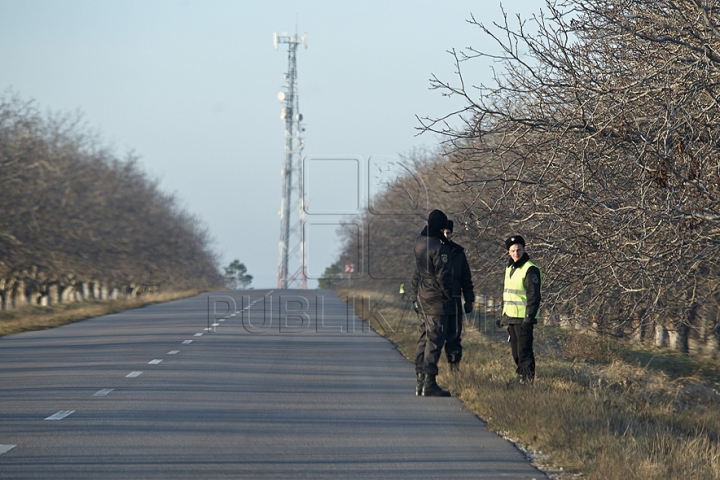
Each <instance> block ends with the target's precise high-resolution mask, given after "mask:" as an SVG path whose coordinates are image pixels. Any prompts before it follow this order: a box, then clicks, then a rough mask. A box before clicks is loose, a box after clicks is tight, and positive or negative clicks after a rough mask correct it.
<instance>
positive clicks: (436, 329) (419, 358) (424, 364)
mask: <svg viewBox="0 0 720 480" xmlns="http://www.w3.org/2000/svg"><path fill="white" fill-rule="evenodd" d="M420 319H421V320H422V321H421V322H420V328H419V330H420V338H419V339H418V343H417V349H416V350H415V372H416V373H424V374H426V375H437V374H438V367H437V363H438V360H439V359H440V352H441V350H442V348H443V345H444V344H445V335H446V334H447V324H448V319H449V317H448V315H422V314H421V315H420Z"/></svg>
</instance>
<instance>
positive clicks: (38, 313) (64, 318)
mask: <svg viewBox="0 0 720 480" xmlns="http://www.w3.org/2000/svg"><path fill="white" fill-rule="evenodd" d="M198 293H200V290H184V291H179V292H163V293H158V294H152V295H144V296H141V297H136V298H131V299H119V300H92V301H86V302H74V303H58V304H55V305H52V306H48V307H40V306H24V307H21V308H18V309H16V310H8V311H2V312H0V336H4V335H11V334H13V333H19V332H27V331H31V330H44V329H47V328H53V327H59V326H61V325H65V324H67V323H73V322H79V321H81V320H85V319H87V318H92V317H99V316H101V315H107V314H109V313H116V312H121V311H123V310H132V309H134V308H140V307H144V306H146V305H152V304H155V303H163V302H169V301H171V300H177V299H179V298H186V297H191V296H193V295H197V294H198Z"/></svg>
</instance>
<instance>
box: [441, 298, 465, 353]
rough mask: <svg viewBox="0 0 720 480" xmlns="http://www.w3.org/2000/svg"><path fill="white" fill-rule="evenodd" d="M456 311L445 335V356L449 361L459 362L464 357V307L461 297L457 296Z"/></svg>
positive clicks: (449, 321) (451, 317)
mask: <svg viewBox="0 0 720 480" xmlns="http://www.w3.org/2000/svg"><path fill="white" fill-rule="evenodd" d="M454 308H455V311H454V312H453V314H452V315H450V319H449V320H448V327H447V335H446V336H445V358H447V361H448V363H458V362H459V361H460V360H461V359H462V345H461V344H460V342H461V341H462V327H463V309H462V303H461V300H460V299H459V298H455V303H454Z"/></svg>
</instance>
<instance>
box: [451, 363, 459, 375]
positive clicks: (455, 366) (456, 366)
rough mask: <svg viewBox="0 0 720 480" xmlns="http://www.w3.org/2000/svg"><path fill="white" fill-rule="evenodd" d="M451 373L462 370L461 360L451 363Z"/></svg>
mask: <svg viewBox="0 0 720 480" xmlns="http://www.w3.org/2000/svg"><path fill="white" fill-rule="evenodd" d="M449 365H450V373H458V372H459V371H460V362H454V363H450V364H449Z"/></svg>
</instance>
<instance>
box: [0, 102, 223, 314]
mask: <svg viewBox="0 0 720 480" xmlns="http://www.w3.org/2000/svg"><path fill="white" fill-rule="evenodd" d="M0 172H1V174H0V212H1V214H0V301H1V302H2V303H1V305H2V309H9V308H13V307H16V306H19V305H22V304H49V303H54V302H62V301H71V300H82V299H89V298H112V297H117V296H125V295H138V294H141V293H143V292H153V291H158V290H162V289H184V288H203V287H210V286H215V285H222V283H223V279H222V275H221V274H220V273H219V268H218V258H217V255H216V254H215V253H214V252H213V251H212V249H211V245H210V244H211V240H210V237H209V234H208V231H207V229H206V227H205V226H203V225H202V223H201V222H200V221H199V220H198V219H197V218H196V217H194V216H193V215H191V214H189V213H188V212H186V211H185V210H183V209H182V208H181V207H180V206H178V202H177V200H176V199H175V198H174V197H173V196H172V195H168V194H166V193H163V192H162V191H161V190H160V188H159V185H158V181H157V180H155V179H151V178H149V177H148V175H147V174H146V173H145V172H144V171H142V170H141V168H140V167H139V165H138V162H137V157H135V156H134V155H132V154H129V155H127V156H126V157H125V158H118V157H117V156H116V155H115V154H114V153H113V152H112V151H111V150H110V149H109V148H107V147H105V146H103V144H102V143H101V141H100V140H99V138H98V136H97V135H95V134H93V133H91V132H89V131H88V129H87V128H86V127H85V126H84V125H83V123H82V120H81V118H79V117H78V116H77V115H65V114H55V113H45V114H43V113H41V112H40V111H39V109H38V107H37V106H36V104H35V103H34V102H33V101H28V100H24V99H22V98H20V97H19V96H18V95H16V94H14V93H12V92H9V93H5V94H4V95H2V96H0Z"/></svg>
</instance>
